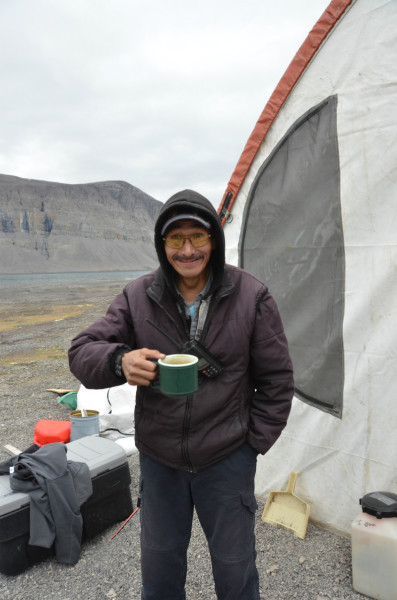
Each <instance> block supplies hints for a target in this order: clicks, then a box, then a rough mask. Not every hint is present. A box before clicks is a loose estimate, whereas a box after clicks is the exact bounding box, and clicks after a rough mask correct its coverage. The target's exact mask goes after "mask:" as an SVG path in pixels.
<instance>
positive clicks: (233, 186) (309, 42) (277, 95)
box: [218, 0, 355, 225]
mask: <svg viewBox="0 0 397 600" xmlns="http://www.w3.org/2000/svg"><path fill="white" fill-rule="evenodd" d="M354 1H355V0H332V1H331V3H330V4H329V6H328V7H327V8H326V10H325V11H324V13H323V14H322V15H321V17H320V18H319V20H318V21H317V23H316V24H315V26H314V27H313V29H312V30H311V31H310V33H309V35H308V36H307V38H306V39H305V41H304V42H303V44H302V45H301V47H300V48H299V50H298V52H297V53H296V54H295V56H294V58H293V59H292V61H291V63H290V65H289V67H288V68H287V70H286V71H285V73H284V75H283V77H282V78H281V80H280V82H279V83H278V85H277V87H276V89H275V90H274V92H273V94H272V95H271V97H270V99H269V101H268V102H267V104H266V106H265V108H264V109H263V111H262V114H261V115H260V117H259V119H258V121H257V123H256V125H255V127H254V129H253V131H252V133H251V135H250V137H249V138H248V141H247V143H246V145H245V148H244V150H243V152H242V154H241V156H240V159H239V161H238V163H237V165H236V168H235V170H234V172H233V174H232V176H231V178H230V180H229V183H228V186H227V188H226V191H225V193H224V195H223V198H222V201H221V204H220V206H219V208H218V214H219V215H220V217H221V220H222V224H223V225H224V223H225V221H226V217H227V215H228V214H229V213H230V212H231V209H232V206H233V203H234V200H235V198H236V196H237V193H238V191H239V189H240V187H241V185H242V183H243V180H244V177H245V176H246V174H247V172H248V170H249V168H250V166H251V164H252V162H253V160H254V158H255V155H256V153H257V152H258V150H259V148H260V145H261V144H262V142H263V140H264V138H265V136H266V134H267V132H268V131H269V129H270V127H271V125H272V123H273V121H274V119H275V118H276V116H277V114H278V112H279V110H280V109H281V107H282V106H283V104H284V103H285V101H286V100H287V98H288V96H289V94H290V93H291V91H292V90H293V88H294V86H295V84H296V83H297V81H298V79H299V78H300V77H301V75H302V73H303V72H304V70H305V69H306V67H307V66H308V64H309V62H310V61H311V59H312V58H313V56H314V55H315V54H316V52H317V51H318V49H319V47H320V46H321V44H322V43H323V41H324V40H325V38H326V37H327V36H328V34H329V33H330V31H331V30H332V29H333V27H334V26H335V25H336V23H337V22H338V20H339V19H340V18H341V16H342V15H343V14H344V12H345V11H346V10H347V9H348V8H349V6H350V5H351V4H352V3H353V2H354Z"/></svg>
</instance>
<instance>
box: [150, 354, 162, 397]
mask: <svg viewBox="0 0 397 600" xmlns="http://www.w3.org/2000/svg"><path fill="white" fill-rule="evenodd" d="M148 360H150V361H151V362H153V363H155V364H156V365H158V364H159V361H158V360H157V358H149V359H148ZM158 380H159V378H158V377H157V378H156V379H155V380H154V381H151V382H150V387H151V388H153V389H154V390H159V389H160V384H157V383H155V382H156V381H158Z"/></svg>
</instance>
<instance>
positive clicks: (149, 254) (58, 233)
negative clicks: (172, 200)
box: [0, 175, 161, 273]
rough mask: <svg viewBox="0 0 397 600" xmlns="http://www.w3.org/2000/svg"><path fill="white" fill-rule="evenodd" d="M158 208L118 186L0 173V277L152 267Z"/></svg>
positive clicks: (126, 187)
mask: <svg viewBox="0 0 397 600" xmlns="http://www.w3.org/2000/svg"><path fill="white" fill-rule="evenodd" d="M160 208H161V202H159V201H158V200H155V199H154V198H152V197H151V196H149V195H147V194H145V193H144V192H142V191H141V190H139V189H138V188H136V187H134V186H132V185H130V184H129V183H126V182H123V181H104V182H99V183H87V184H80V185H69V184H62V183H55V182H48V181H38V180H33V179H22V178H19V177H13V176H11V175H0V273H56V272H60V271H66V272H67V271H110V270H112V271H114V270H117V271H121V270H126V269H133V270H134V269H141V270H145V269H151V268H153V267H154V266H155V265H156V264H157V258H156V254H155V250H154V246H153V227H154V222H155V220H156V217H157V215H158V213H159V210H160Z"/></svg>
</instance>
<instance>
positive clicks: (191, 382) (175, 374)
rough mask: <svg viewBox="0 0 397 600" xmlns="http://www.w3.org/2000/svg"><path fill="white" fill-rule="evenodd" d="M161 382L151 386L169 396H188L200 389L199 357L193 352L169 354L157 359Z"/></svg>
mask: <svg viewBox="0 0 397 600" xmlns="http://www.w3.org/2000/svg"><path fill="white" fill-rule="evenodd" d="M156 362H157V364H158V367H159V381H160V384H159V385H158V384H157V383H156V384H155V383H152V384H151V386H152V387H153V388H155V389H159V390H161V391H162V393H163V394H166V395H167V396H187V395H188V394H193V392H196V391H197V389H198V369H197V364H198V358H197V356H193V354H168V355H167V356H166V357H165V358H160V359H159V360H158V361H156Z"/></svg>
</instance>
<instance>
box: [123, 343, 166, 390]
mask: <svg viewBox="0 0 397 600" xmlns="http://www.w3.org/2000/svg"><path fill="white" fill-rule="evenodd" d="M159 358H165V354H162V353H161V352H159V351H158V350H149V348H140V349H139V350H131V352H126V353H125V354H124V356H123V358H122V359H121V368H122V369H123V372H124V375H125V378H126V379H127V382H128V383H129V384H130V385H150V383H151V381H153V380H154V379H156V375H157V365H156V363H155V362H153V359H156V360H158V359H159Z"/></svg>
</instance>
